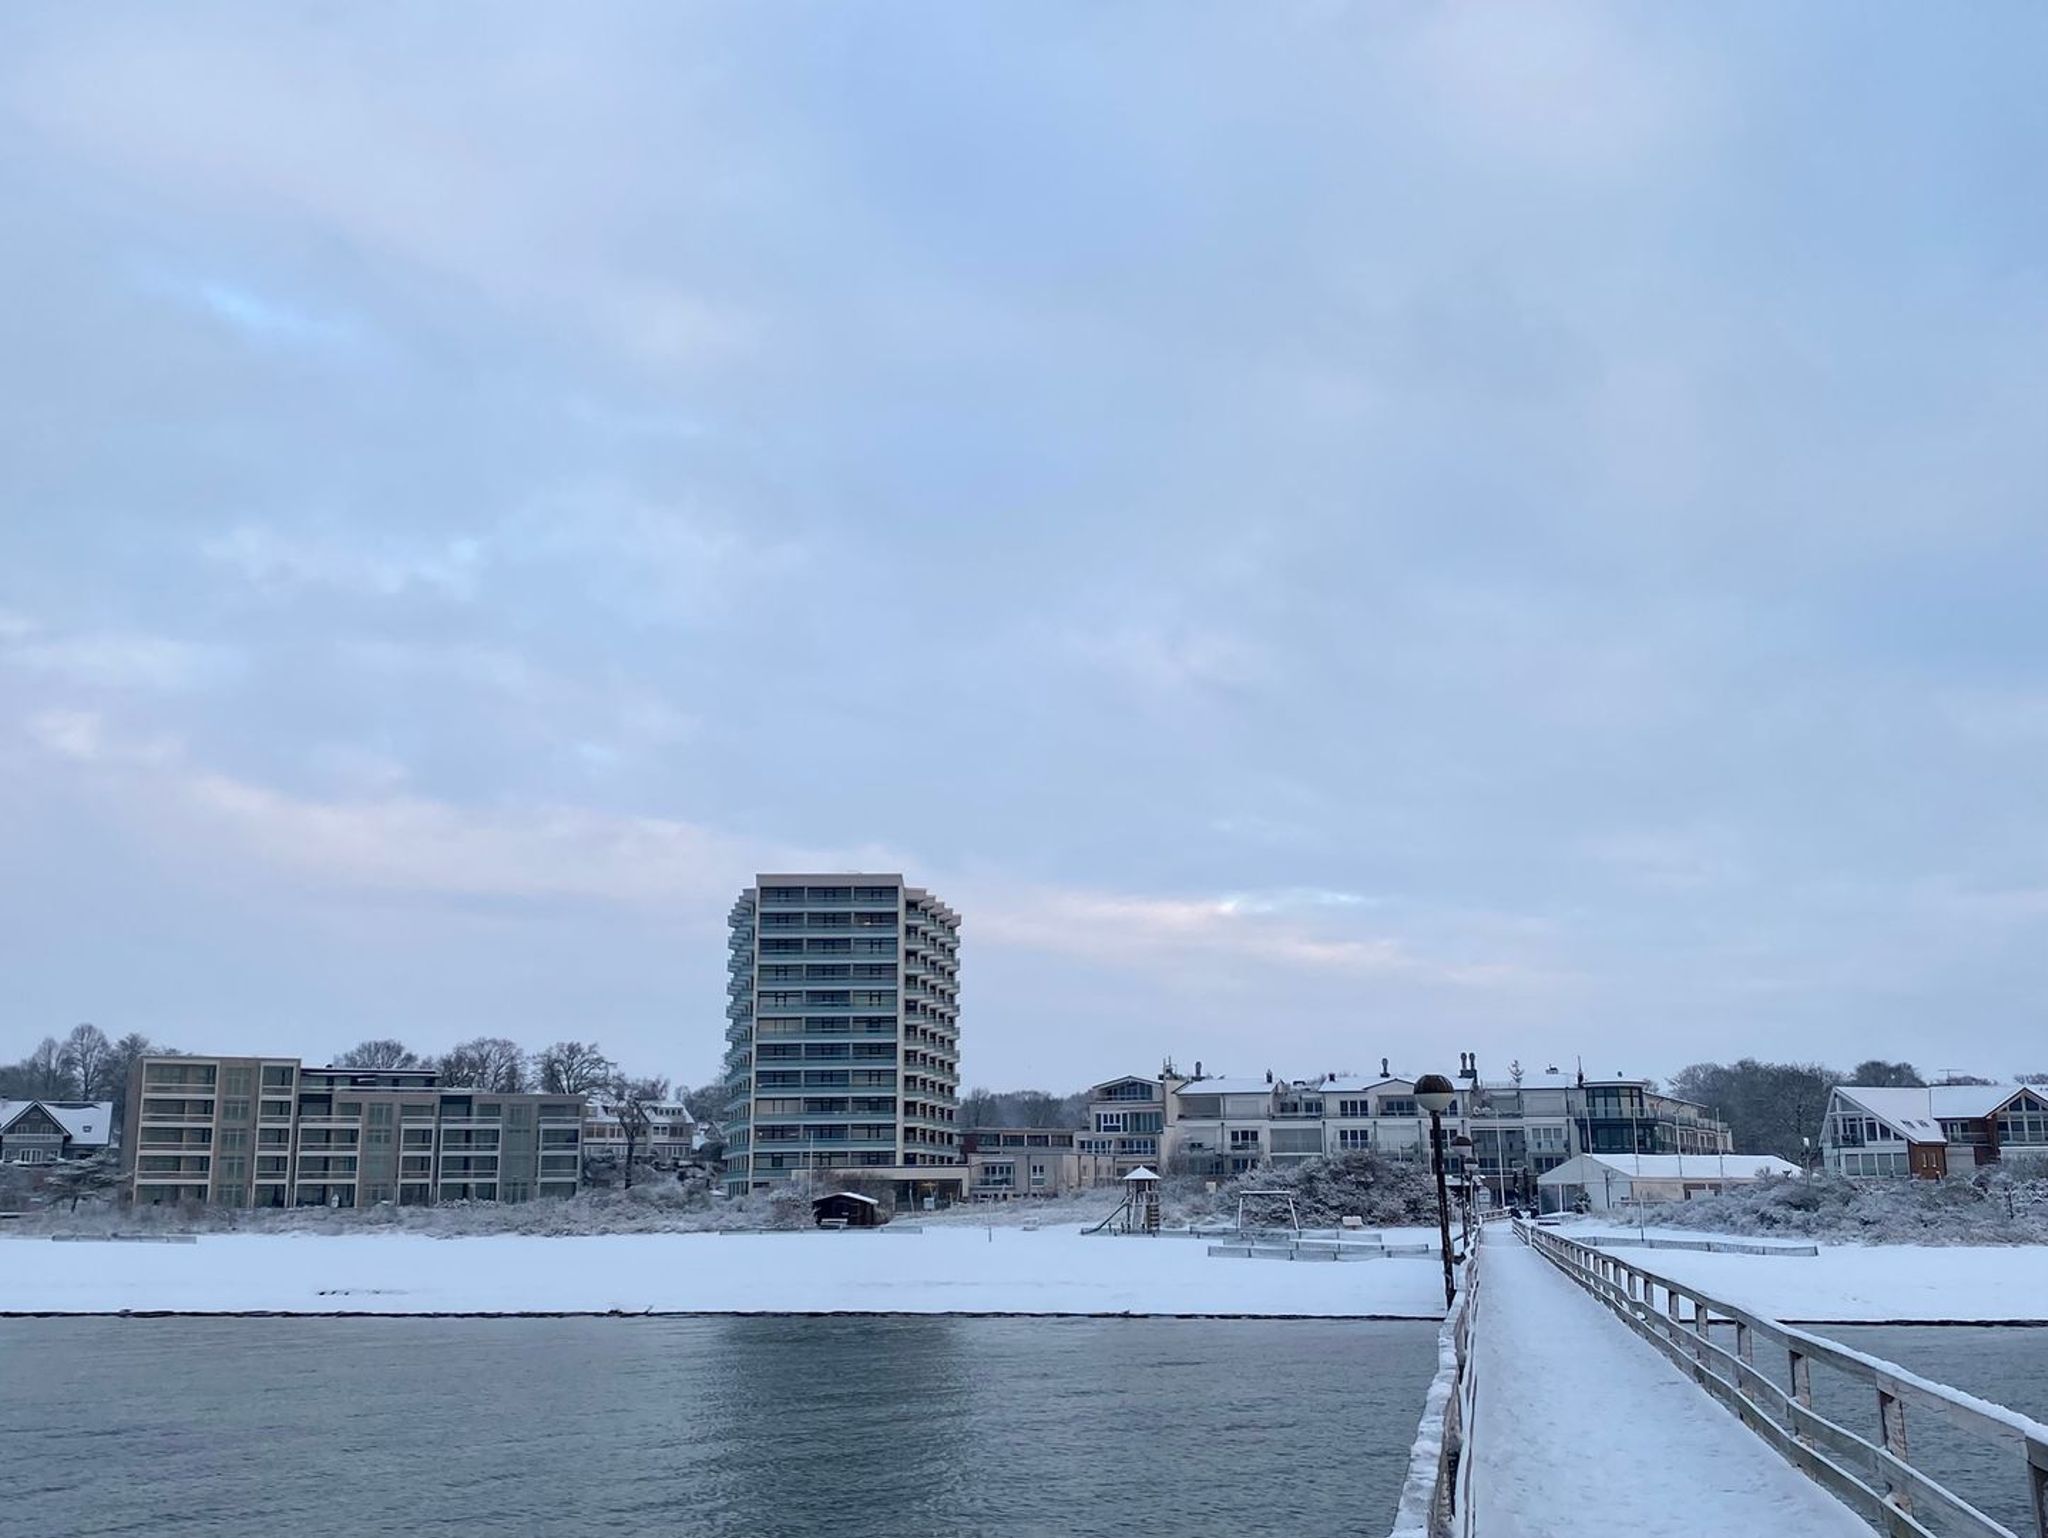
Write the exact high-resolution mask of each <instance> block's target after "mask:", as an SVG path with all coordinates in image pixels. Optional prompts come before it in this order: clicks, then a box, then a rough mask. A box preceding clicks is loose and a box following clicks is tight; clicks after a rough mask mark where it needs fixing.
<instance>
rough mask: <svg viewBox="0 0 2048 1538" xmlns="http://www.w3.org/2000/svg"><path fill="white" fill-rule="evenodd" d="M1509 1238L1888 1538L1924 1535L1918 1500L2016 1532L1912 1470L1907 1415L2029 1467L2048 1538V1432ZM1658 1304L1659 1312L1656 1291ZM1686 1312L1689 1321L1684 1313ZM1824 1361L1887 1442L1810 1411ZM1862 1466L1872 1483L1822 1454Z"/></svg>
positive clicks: (1806, 1338)
mask: <svg viewBox="0 0 2048 1538" xmlns="http://www.w3.org/2000/svg"><path fill="white" fill-rule="evenodd" d="M1515 1233H1516V1235H1517V1236H1518V1237H1519V1238H1520V1239H1521V1240H1522V1241H1523V1242H1524V1243H1525V1244H1528V1245H1530V1246H1531V1247H1532V1248H1534V1249H1536V1250H1537V1251H1538V1252H1539V1253H1541V1254H1543V1255H1544V1256H1545V1257H1546V1258H1547V1259H1549V1260H1550V1261H1551V1263H1552V1264H1553V1265H1555V1266H1557V1267H1558V1269H1559V1270H1561V1271H1563V1272H1564V1273H1565V1274H1566V1275H1567V1276H1569V1277H1571V1278H1572V1280H1574V1281H1576V1282H1577V1283H1578V1284H1579V1285H1580V1286H1582V1287H1584V1288H1585V1289H1586V1290H1587V1291H1588V1292H1590V1293H1592V1294H1593V1296H1594V1297H1596V1298H1598V1299H1599V1300H1600V1301H1601V1302H1603V1303H1604V1304H1606V1305H1607V1307H1608V1308H1609V1309H1610V1310H1611V1311H1612V1312H1614V1313H1615V1314H1616V1315H1617V1316H1619V1317H1620V1318H1621V1319H1622V1320H1623V1322H1624V1323H1626V1324H1628V1325H1629V1326H1630V1327H1631V1328H1632V1329H1634V1330H1635V1331H1636V1333H1637V1334H1639V1335H1641V1336H1643V1338H1644V1339H1646V1340H1648V1341H1649V1342H1650V1343H1651V1344H1652V1345H1655V1346H1657V1347H1658V1348H1659V1349H1660V1350H1662V1351H1664V1353H1665V1354H1666V1355H1667V1356H1669V1357H1671V1359H1672V1360H1673V1361H1674V1362H1676V1363H1677V1364H1678V1365H1679V1366H1680V1367H1681V1368H1683V1369H1684V1370H1686V1371H1687V1372H1689V1373H1691V1374H1692V1376H1693V1378H1694V1380H1695V1381H1696V1382H1698V1383H1699V1385H1700V1386H1701V1387H1702V1388H1705V1389H1707V1390H1708V1391H1709V1392H1710V1393H1713V1394H1715V1395H1716V1396H1717V1397H1719V1398H1722V1399H1723V1400H1726V1401H1728V1402H1729V1406H1730V1408H1731V1409H1733V1410H1734V1411H1735V1413H1736V1414H1737V1415H1738V1416H1739V1417H1740V1418H1741V1420H1742V1422H1743V1424H1744V1425H1746V1426H1748V1427H1749V1428H1750V1429H1751V1430H1752V1431H1754V1432H1756V1433H1757V1434H1758V1435H1759V1436H1760V1437H1762V1438H1763V1439H1764V1440H1765V1441H1766V1442H1768V1443H1770V1445H1771V1446H1772V1447H1774V1448H1775V1449H1776V1450H1777V1451H1778V1452H1779V1453H1781V1454H1782V1455H1783V1456H1785V1457H1786V1458H1788V1459H1789V1460H1790V1461H1792V1462H1793V1463H1794V1464H1796V1465H1797V1466H1798V1467H1800V1468H1801V1469H1803V1470H1805V1471H1806V1472H1807V1473H1808V1474H1809V1475H1811V1476H1813V1478H1814V1479H1816V1480H1817V1481H1819V1482H1820V1483H1821V1484H1823V1485H1825V1486H1826V1487H1827V1488H1829V1489H1830V1490H1832V1491H1833V1492H1834V1493H1835V1494H1836V1495H1837V1496H1839V1497H1841V1498H1842V1499H1844V1500H1845V1501H1847V1502H1849V1503H1851V1504H1852V1505H1860V1506H1864V1507H1867V1508H1869V1509H1868V1510H1867V1512H1866V1515H1868V1516H1870V1517H1871V1518H1872V1519H1873V1520H1875V1521H1876V1522H1877V1524H1878V1526H1879V1528H1880V1529H1881V1530H1882V1531H1884V1532H1885V1533H1888V1534H1900V1535H1929V1534H1931V1531H1932V1530H1931V1529H1929V1528H1928V1527H1926V1526H1925V1525H1923V1524H1922V1523H1921V1522H1919V1521H1918V1520H1917V1519H1916V1518H1915V1517H1914V1516H1913V1503H1914V1501H1915V1500H1916V1499H1918V1500H1923V1501H1925V1502H1927V1503H1928V1504H1930V1505H1931V1506H1936V1507H1939V1508H1941V1509H1942V1510H1943V1511H1944V1512H1945V1513H1947V1514H1948V1515H1950V1516H1952V1517H1954V1518H1956V1519H1958V1520H1960V1521H1961V1522H1962V1523H1964V1524H1965V1525H1966V1526H1967V1527H1968V1529H1969V1530H1970V1531H1971V1532H1973V1533H1976V1534H1982V1535H1984V1538H2014V1535H2013V1533H2012V1530H2011V1529H2010V1528H2007V1527H2005V1526H2003V1525H2002V1524H2000V1523H1999V1522H1997V1521H1996V1520H1994V1519H1993V1518H1991V1517H1989V1516H1987V1515H1985V1514H1984V1513H1983V1512H1981V1511H1979V1510H1977V1508H1976V1507H1974V1506H1972V1505H1971V1504H1970V1503H1969V1502H1968V1501H1966V1500H1964V1499H1963V1498H1962V1497H1961V1496H1958V1495H1956V1494H1955V1493H1954V1492H1953V1491H1951V1490H1948V1489H1946V1488H1945V1487H1943V1486H1942V1485H1941V1484H1939V1483H1938V1482H1937V1481H1935V1480H1933V1479H1931V1478H1929V1477H1928V1476H1927V1475H1926V1474H1925V1473H1923V1472H1921V1471H1920V1470H1919V1469H1917V1468H1915V1467H1914V1466H1913V1465H1912V1463H1911V1462H1910V1461H1909V1460H1908V1456H1907V1442H1906V1410H1907V1407H1908V1406H1917V1407H1919V1408H1921V1409H1924V1410H1931V1411H1934V1412H1936V1413H1938V1414H1940V1415H1942V1416H1943V1417H1944V1418H1945V1419H1947V1420H1949V1421H1951V1422H1953V1423H1954V1424H1956V1425H1958V1426H1960V1427H1961V1428H1962V1429H1963V1430H1965V1431H1967V1432H1969V1433H1971V1434H1972V1435H1975V1436H1978V1437H1980V1438H1983V1439H1985V1440H1988V1441H1991V1442H1993V1443H1995V1444H1997V1445H1999V1446H2001V1447H2003V1448H2006V1449H2007V1450H2010V1451H2017V1452H2019V1453H2020V1455H2021V1456H2022V1458H2023V1459H2024V1469H2025V1472H2026V1474H2027V1477H2028V1481H2029V1486H2030V1489H2031V1493H2032V1496H2033V1504H2034V1530H2035V1535H2036V1538H2048V1425H2043V1424H2042V1423H2041V1422H2039V1421H2037V1420H2034V1419H2032V1418H2031V1417H2029V1416H2026V1415H2022V1414H2020V1413H2019V1412H2017V1411H2014V1410H2010V1409H2007V1408H2006V1407H2005V1406H2003V1405H1997V1404H1993V1403H1991V1402H1989V1401H1988V1400H1983V1399H1979V1398H1977V1397H1976V1396H1975V1395H1973V1394H1966V1393H1964V1392H1963V1391H1962V1390H1960V1389H1956V1388H1951V1387H1950V1386H1949V1385H1947V1384H1945V1383H1937V1382H1935V1381H1934V1380H1933V1379H1930V1378H1923V1377H1921V1376H1920V1375H1919V1374H1917V1373H1913V1372H1909V1371H1907V1370H1906V1369H1905V1368H1903V1367H1901V1366H1899V1365H1898V1364H1897V1363H1895V1362H1889V1361H1886V1360H1885V1359H1884V1358H1882V1357H1876V1356H1871V1355H1868V1354H1867V1353H1865V1352H1861V1351H1856V1350H1853V1349H1851V1348H1850V1347H1847V1346H1844V1345H1842V1344H1841V1343H1840V1342H1838V1341H1833V1340H1829V1339H1828V1338H1827V1337H1826V1336H1823V1335H1815V1334H1813V1333H1812V1332H1811V1331H1808V1330H1802V1329H1799V1328H1798V1327H1796V1326H1794V1325H1788V1324H1785V1323H1783V1322H1782V1321H1780V1320H1776V1319H1771V1318H1768V1317H1767V1316H1764V1315H1761V1314H1757V1313H1754V1312H1752V1311H1750V1310H1748V1309H1745V1308H1742V1307H1739V1306H1738V1305H1736V1304H1733V1303H1728V1302H1724V1301H1722V1300H1721V1299H1719V1298H1715V1297H1712V1296H1710V1295H1708V1294H1707V1293H1704V1292H1702V1291H1701V1290H1700V1289H1699V1288H1697V1287H1694V1286H1691V1285H1689V1284H1687V1283H1683V1282H1678V1281H1675V1280H1673V1279H1672V1278H1670V1277H1667V1276H1664V1275H1662V1274H1661V1273H1659V1272H1655V1271H1651V1270H1649V1269H1647V1268H1646V1267H1643V1266H1638V1265H1635V1264H1633V1263H1631V1262H1629V1261H1626V1260H1623V1259H1622V1258H1621V1257H1620V1256H1618V1255H1615V1254H1613V1253H1612V1252H1610V1251H1607V1250H1603V1249H1596V1248H1594V1247H1593V1246H1591V1245H1588V1244H1584V1243H1581V1242H1580V1241H1578V1240H1574V1239H1568V1238H1566V1237H1565V1236H1564V1235H1562V1234H1558V1233H1553V1232H1551V1231H1549V1230H1546V1229H1543V1228H1539V1227H1537V1226H1535V1225H1533V1224H1528V1223H1522V1222H1517V1223H1516V1224H1515ZM1659 1288H1662V1289H1663V1292H1664V1303H1663V1308H1662V1310H1661V1311H1660V1310H1659V1309H1658V1307H1657V1296H1656V1294H1657V1290H1658V1289H1659ZM1682 1304H1689V1305H1690V1306H1691V1313H1690V1314H1689V1315H1688V1314H1687V1313H1686V1312H1685V1311H1684V1309H1683V1308H1682V1307H1681V1305H1682ZM1717 1324H1718V1325H1733V1326H1734V1327H1735V1347H1734V1349H1733V1350H1730V1349H1728V1348H1727V1347H1725V1346H1723V1345H1722V1344H1720V1343H1719V1342H1718V1341H1715V1340H1714V1339H1712V1328H1713V1326H1715V1325H1717ZM1759 1340H1762V1341H1763V1342H1765V1343H1766V1344H1768V1345H1772V1346H1775V1347H1777V1348H1778V1349H1780V1350H1782V1351H1783V1352H1785V1357H1786V1362H1787V1366H1788V1369H1789V1377H1790V1382H1791V1384H1792V1387H1791V1389H1790V1390H1789V1391H1788V1390H1787V1389H1786V1388H1784V1387H1782V1386H1781V1385H1780V1384H1779V1383H1778V1382H1777V1381H1776V1380H1775V1379H1773V1378H1772V1377H1771V1376H1770V1375H1769V1374H1767V1373H1765V1372H1763V1371H1761V1370H1760V1369H1758V1367H1757V1366H1756V1346H1757V1342H1758V1341H1759ZM1814 1362H1821V1363H1823V1364H1825V1365H1826V1366H1828V1367H1831V1368H1833V1369H1835V1370H1836V1371H1838V1372H1840V1373H1842V1374H1844V1375H1845V1376H1846V1377H1849V1378H1852V1379H1854V1380H1856V1381H1858V1382H1860V1383H1862V1384H1863V1385H1864V1386H1866V1387H1868V1388H1870V1389H1872V1390H1873V1391H1874V1392H1875V1394H1876V1396H1877V1405H1878V1424H1879V1425H1880V1427H1882V1428H1883V1429H1882V1435H1883V1437H1884V1441H1883V1442H1882V1443H1878V1442H1874V1441H1871V1440H1870V1439H1868V1438H1867V1437H1864V1436H1862V1435H1860V1434H1859V1433H1857V1432H1854V1431H1851V1430H1849V1429H1847V1428H1846V1427H1844V1426H1841V1425H1839V1424H1838V1423H1836V1422H1835V1421H1833V1420H1830V1419H1828V1418H1827V1417H1826V1416H1823V1415H1821V1414H1819V1413H1817V1412H1816V1411H1815V1410H1814V1409H1813V1396H1812V1381H1811V1372H1812V1364H1813V1363H1814ZM1816 1444H1822V1445H1825V1447H1826V1448H1827V1451H1828V1452H1829V1453H1837V1454H1842V1455H1844V1456H1846V1457H1848V1458H1850V1459H1854V1460H1858V1461H1861V1462H1863V1463H1865V1464H1867V1466H1868V1470H1869V1477H1867V1478H1866V1477H1864V1476H1863V1475H1861V1474H1859V1473H1857V1472H1854V1471H1852V1470H1851V1469H1849V1468H1846V1467H1844V1466H1843V1464H1842V1463H1840V1462H1838V1461H1836V1459H1834V1458H1831V1457H1829V1456H1826V1454H1823V1453H1822V1452H1820V1451H1819V1450H1818V1447H1817V1445H1816Z"/></svg>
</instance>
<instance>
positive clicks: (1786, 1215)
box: [1630, 1160, 2048, 1244]
mask: <svg viewBox="0 0 2048 1538" xmlns="http://www.w3.org/2000/svg"><path fill="white" fill-rule="evenodd" d="M2010 1163H2011V1165H2012V1167H2010V1168H2006V1167H2000V1166H1992V1167H1988V1168H1986V1169H1983V1170H1979V1171H1976V1172H1975V1173H1973V1174H1971V1175H1967V1176H1962V1175H1958V1176H1952V1177H1950V1178H1949V1179H1947V1180H1855V1179H1851V1178H1849V1177H1847V1176H1842V1175H1816V1176H1814V1177H1813V1178H1812V1179H1811V1180H1804V1179H1799V1178H1796V1177H1794V1178H1787V1179H1777V1180H1760V1181H1758V1182H1757V1183H1756V1184H1754V1185H1752V1186H1745V1187H1740V1188H1737V1189H1735V1190H1731V1191H1728V1192H1726V1193H1725V1194H1723V1195H1720V1196H1700V1197H1695V1198H1694V1199H1693V1200H1691V1201H1687V1202H1668V1203H1662V1204H1651V1205H1647V1206H1645V1207H1643V1208H1642V1209H1641V1212H1640V1214H1637V1213H1636V1212H1635V1211H1634V1210H1631V1212H1630V1221H1631V1222H1633V1221H1635V1220H1636V1218H1637V1217H1638V1216H1640V1218H1641V1221H1643V1222H1645V1223H1648V1224H1652V1225H1655V1226H1660V1227H1668V1228H1689V1229H1703V1230H1709V1231H1712V1232H1716V1233H1730V1234H1759V1235H1768V1234H1782V1235H1797V1236H1798V1237H1800V1238H1805V1239H1817V1240H1824V1241H1828V1242H1831V1243H1836V1244H1858V1243H1861V1244H2048V1178H2044V1176H2043V1174H2041V1173H2039V1172H2037V1171H2035V1170H2034V1169H2032V1168H2030V1167H2028V1166H2027V1165H2026V1164H2024V1163H2023V1162H2022V1161H2020V1160H2013V1161H2010Z"/></svg>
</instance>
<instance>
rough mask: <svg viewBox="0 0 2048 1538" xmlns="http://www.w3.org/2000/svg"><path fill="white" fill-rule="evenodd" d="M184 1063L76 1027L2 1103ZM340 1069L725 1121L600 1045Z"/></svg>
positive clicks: (51, 1039)
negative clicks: (679, 1109)
mask: <svg viewBox="0 0 2048 1538" xmlns="http://www.w3.org/2000/svg"><path fill="white" fill-rule="evenodd" d="M152 1055H155V1056H165V1055H179V1053H178V1049H177V1048H175V1047H167V1046H164V1045H162V1044H160V1043H157V1042H153V1041H151V1040H150V1039H149V1038H148V1037H147V1036H145V1035H143V1034H142V1033H141V1032H140V1031H131V1032H129V1033H128V1034H127V1035H125V1036H123V1037H121V1038H120V1039H119V1040H118V1041H112V1040H109V1039H108V1037H107V1035H106V1033H105V1032H104V1031H102V1030H101V1029H100V1028H99V1027H98V1026H96V1025H80V1026H76V1027H74V1028H73V1029H72V1030H71V1032H70V1034H68V1035H67V1036H65V1037H64V1038H63V1039H62V1040H59V1039H58V1038H57V1037H55V1036H45V1037H44V1038H43V1039H42V1041H41V1042H40V1043H38V1044H37V1046H36V1048H35V1050H34V1051H32V1052H30V1053H29V1054H28V1056H26V1057H24V1058H23V1059H22V1060H21V1061H20V1062H18V1063H11V1064H6V1065H0V1100H114V1101H117V1102H118V1101H119V1100H120V1098H121V1096H122V1093H123V1091H124V1090H125V1088H126V1086H127V1083H128V1070H129V1068H130V1067H131V1066H133V1064H134V1063H135V1060H136V1059H137V1058H141V1057H148V1056H152ZM333 1066H334V1067H337V1068H366V1069H370V1068H374V1069H386V1068H431V1069H434V1070H435V1071H437V1072H438V1073H439V1074H440V1075H441V1082H442V1083H443V1084H445V1085H448V1086H449V1087H451V1088H459V1089H483V1090H495V1091H497V1092H498V1093H500V1094H522V1093H530V1092H538V1093H540V1094H544V1095H604V1096H607V1097H609V1098H612V1099H615V1100H620V1101H625V1102H628V1103H632V1104H663V1103H669V1102H671V1101H679V1102H681V1103H682V1104H683V1105H685V1106H687V1107H688V1108H689V1112H690V1114H691V1115H692V1116H694V1117H695V1118H697V1120H699V1121H715V1120H717V1119H718V1117H719V1116H720V1114H721V1104H722V1102H723V1100H724V1093H723V1091H722V1090H721V1089H720V1088H719V1087H717V1086H715V1085H712V1086H706V1087H705V1088H702V1089H696V1090H692V1089H689V1088H688V1087H686V1086H681V1085H675V1084H672V1083H671V1082H670V1081H669V1080H668V1079H667V1078H665V1077H663V1076H661V1075H658V1074H656V1075H640V1074H634V1073H631V1072H629V1071H628V1070H626V1069H624V1068H622V1067H621V1066H620V1065H619V1064H618V1063H616V1062H614V1061H613V1060H612V1059H611V1058H610V1057H608V1056H607V1055H606V1054H605V1051H604V1049H603V1048H602V1047H600V1046H599V1045H598V1044H597V1043H596V1042H594V1041H558V1042H554V1043H552V1044H551V1045H549V1046H545V1047H542V1048H541V1049H540V1050H539V1051H537V1052H529V1051H527V1050H526V1048H524V1047H522V1046H520V1045H519V1043H518V1042H516V1041H512V1040H510V1039H508V1038H506V1037H503V1036H473V1037H471V1038H470V1039H469V1040H468V1041H459V1042H457V1043H456V1044H455V1045H454V1046H452V1047H450V1048H449V1049H448V1050H447V1051H446V1052H444V1053H441V1054H439V1055H438V1056H436V1055H433V1054H431V1053H419V1052H415V1051H413V1050H412V1049H411V1048H410V1047H408V1046H406V1044H405V1043H404V1042H402V1041H398V1040H396V1039H394V1038H392V1037H388V1036H387V1037H378V1038H376V1039H374V1040H370V1041H363V1042H358V1043H357V1044H356V1045H355V1046H353V1047H350V1048H349V1049H348V1050H347V1051H346V1052H342V1053H340V1054H338V1055H337V1056H335V1058H334V1059H333Z"/></svg>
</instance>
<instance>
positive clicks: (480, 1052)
mask: <svg viewBox="0 0 2048 1538" xmlns="http://www.w3.org/2000/svg"><path fill="white" fill-rule="evenodd" d="M439 1066H440V1069H441V1077H442V1080H443V1082H445V1083H447V1084H450V1085H459V1086H461V1087H463V1088H466V1089H487V1090H491V1091H494V1092H495V1093H497V1094H501V1095H516V1094H521V1093H524V1092H525V1090H526V1089H527V1087H528V1085H529V1084H530V1082H531V1080H530V1079H529V1077H528V1074H527V1070H526V1052H525V1050H524V1049H523V1048H522V1047H521V1046H520V1045H519V1043H518V1042H516V1041H509V1040H507V1039H506V1038H505V1037H503V1036H475V1037H472V1038H471V1039H470V1040H468V1041H458V1042H457V1043H456V1044H455V1045H454V1046H452V1047H450V1048H449V1049H448V1052H447V1054H446V1055H445V1056H444V1057H443V1058H442V1059H441V1061H440V1065H439Z"/></svg>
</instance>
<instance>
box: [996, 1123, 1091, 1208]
mask: <svg viewBox="0 0 2048 1538" xmlns="http://www.w3.org/2000/svg"><path fill="white" fill-rule="evenodd" d="M1087 1137H1088V1135H1087V1134H1086V1133H1083V1132H1076V1131H1075V1130H1074V1129H1073V1128H1071V1127H976V1128H974V1129H973V1130H972V1131H970V1132H966V1133H963V1134H962V1135H961V1148H962V1150H963V1152H964V1153H965V1154H966V1157H967V1194H968V1195H969V1196H970V1197H973V1198H975V1199H976V1200H978V1201H1006V1200H1008V1199H1009V1198H1011V1197H1013V1196H1064V1195H1066V1194H1068V1193H1069V1192H1072V1191H1077V1190H1081V1189H1084V1188H1086V1187H1089V1186H1094V1185H1107V1184H1109V1183H1110V1182H1111V1181H1113V1180H1115V1179H1116V1178H1117V1177H1116V1176H1115V1174H1114V1173H1113V1168H1114V1166H1113V1163H1112V1161H1111V1160H1110V1158H1109V1157H1108V1156H1107V1155H1104V1154H1096V1153H1082V1152H1081V1151H1080V1144H1081V1143H1082V1142H1083V1141H1085V1140H1087Z"/></svg>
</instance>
